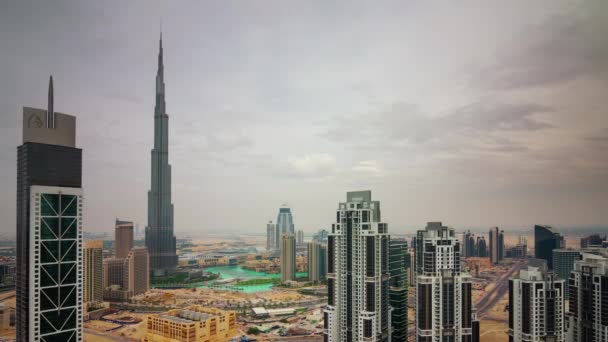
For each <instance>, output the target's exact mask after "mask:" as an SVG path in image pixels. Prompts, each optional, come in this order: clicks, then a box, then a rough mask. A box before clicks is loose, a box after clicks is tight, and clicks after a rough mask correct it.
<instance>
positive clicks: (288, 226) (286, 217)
mask: <svg viewBox="0 0 608 342" xmlns="http://www.w3.org/2000/svg"><path fill="white" fill-rule="evenodd" d="M294 230H295V227H294V224H293V216H292V215H291V208H289V207H287V206H286V205H283V206H282V207H281V208H279V215H278V216H277V225H276V235H275V243H276V245H277V247H276V248H277V250H279V249H281V246H280V244H281V236H282V235H283V234H294V235H295V231H294Z"/></svg>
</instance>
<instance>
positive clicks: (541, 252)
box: [534, 225, 565, 270]
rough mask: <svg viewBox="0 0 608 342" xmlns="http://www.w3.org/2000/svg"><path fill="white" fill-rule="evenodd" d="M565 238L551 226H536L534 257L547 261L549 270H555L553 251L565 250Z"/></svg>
mask: <svg viewBox="0 0 608 342" xmlns="http://www.w3.org/2000/svg"><path fill="white" fill-rule="evenodd" d="M564 247H565V245H564V237H563V236H561V235H560V234H559V233H558V232H557V231H556V230H555V229H553V228H552V227H549V226H540V225H536V226H534V257H535V258H536V259H543V260H546V261H547V266H549V269H550V270H552V269H553V250H554V249H559V248H564Z"/></svg>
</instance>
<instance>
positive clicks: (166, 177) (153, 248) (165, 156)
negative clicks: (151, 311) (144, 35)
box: [146, 35, 177, 275]
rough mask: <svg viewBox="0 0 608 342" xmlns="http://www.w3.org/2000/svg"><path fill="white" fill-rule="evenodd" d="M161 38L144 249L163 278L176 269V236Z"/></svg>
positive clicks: (152, 268)
mask: <svg viewBox="0 0 608 342" xmlns="http://www.w3.org/2000/svg"><path fill="white" fill-rule="evenodd" d="M165 105H166V104H165V80H164V66H163V39H162V35H161V39H160V42H159V52H158V71H157V73H156V104H155V106H154V148H153V149H152V152H151V155H152V179H151V187H150V191H149V192H148V226H147V227H146V246H147V247H148V253H149V254H150V269H151V270H152V271H153V272H154V274H155V275H164V274H166V273H167V271H168V270H171V269H174V268H175V267H176V266H177V254H176V253H175V243H176V241H175V235H174V233H173V203H172V202H171V165H169V116H168V115H167V111H166V107H165Z"/></svg>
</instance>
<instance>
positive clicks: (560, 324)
mask: <svg viewBox="0 0 608 342" xmlns="http://www.w3.org/2000/svg"><path fill="white" fill-rule="evenodd" d="M509 341H513V342H533V341H552V342H563V341H566V339H565V334H564V280H563V279H559V278H558V277H557V276H556V275H555V274H554V273H553V272H548V271H547V266H546V264H542V265H539V267H533V266H528V268H527V269H523V270H521V271H519V275H518V276H515V277H513V278H511V279H509Z"/></svg>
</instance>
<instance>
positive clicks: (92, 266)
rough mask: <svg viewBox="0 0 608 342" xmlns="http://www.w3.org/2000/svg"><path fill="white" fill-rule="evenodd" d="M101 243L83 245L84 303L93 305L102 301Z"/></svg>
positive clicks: (93, 242) (96, 241) (100, 241)
mask: <svg viewBox="0 0 608 342" xmlns="http://www.w3.org/2000/svg"><path fill="white" fill-rule="evenodd" d="M102 275H103V241H102V240H94V241H85V243H84V296H83V297H84V298H83V300H84V303H85V305H87V306H88V305H89V304H94V303H97V302H101V301H102V300H103V279H102Z"/></svg>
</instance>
